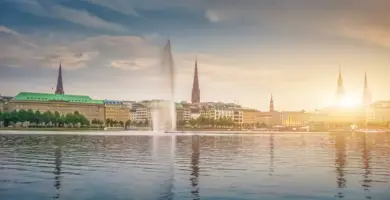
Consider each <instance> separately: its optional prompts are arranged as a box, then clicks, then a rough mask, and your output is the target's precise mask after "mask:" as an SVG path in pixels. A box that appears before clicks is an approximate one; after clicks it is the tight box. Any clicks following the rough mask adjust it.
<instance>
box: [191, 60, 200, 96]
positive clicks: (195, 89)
mask: <svg viewBox="0 0 390 200" xmlns="http://www.w3.org/2000/svg"><path fill="white" fill-rule="evenodd" d="M191 102H192V103H200V89H199V78H198V59H196V60H195V70H194V82H193V85H192V94H191Z"/></svg>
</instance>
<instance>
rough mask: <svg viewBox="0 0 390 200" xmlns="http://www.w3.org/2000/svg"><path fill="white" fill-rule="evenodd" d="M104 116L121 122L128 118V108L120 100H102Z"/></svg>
mask: <svg viewBox="0 0 390 200" xmlns="http://www.w3.org/2000/svg"><path fill="white" fill-rule="evenodd" d="M103 102H104V118H105V119H106V120H107V119H110V120H114V121H118V122H123V123H125V122H126V121H128V120H130V119H131V117H130V109H129V107H128V106H127V105H126V104H124V103H123V102H122V101H116V100H104V101H103Z"/></svg>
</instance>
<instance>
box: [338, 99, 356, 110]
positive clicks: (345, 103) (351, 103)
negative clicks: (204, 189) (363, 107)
mask: <svg viewBox="0 0 390 200" xmlns="http://www.w3.org/2000/svg"><path fill="white" fill-rule="evenodd" d="M359 104H360V102H359V101H358V100H357V99H354V98H351V97H344V98H343V99H341V100H340V101H339V102H338V103H337V105H338V106H340V107H343V108H354V107H357V106H359Z"/></svg>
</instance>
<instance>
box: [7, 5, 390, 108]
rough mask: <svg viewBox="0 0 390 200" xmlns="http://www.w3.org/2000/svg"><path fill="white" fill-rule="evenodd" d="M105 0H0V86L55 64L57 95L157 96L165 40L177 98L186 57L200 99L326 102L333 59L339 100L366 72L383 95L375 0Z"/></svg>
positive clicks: (382, 47) (52, 82)
mask: <svg viewBox="0 0 390 200" xmlns="http://www.w3.org/2000/svg"><path fill="white" fill-rule="evenodd" d="M107 2H108V1H94V0H84V1H72V0H69V1H62V2H50V1H39V0H36V1H22V0H18V1H2V2H0V4H1V5H2V6H1V8H0V9H1V11H2V12H1V13H2V14H1V17H0V44H1V46H2V47H3V48H2V49H1V57H0V63H1V64H0V92H1V94H3V95H16V94H17V93H19V92H21V91H32V92H46V93H54V90H51V89H52V88H55V86H56V76H57V72H58V65H59V63H60V62H62V67H63V69H62V70H63V71H62V73H63V76H64V77H63V79H64V80H63V81H64V83H65V89H66V93H68V94H85V95H88V96H91V97H94V99H118V100H143V99H158V98H159V97H161V96H163V95H164V91H163V90H162V89H161V88H158V87H157V88H156V87H155V85H156V83H158V82H159V81H161V80H160V78H159V76H158V75H159V72H160V71H159V70H158V65H159V56H158V54H159V51H160V49H161V47H162V44H163V43H164V42H165V41H166V39H167V38H171V41H172V49H173V57H174V61H175V65H176V68H177V84H176V91H177V93H176V96H175V97H176V98H175V99H176V101H180V100H186V101H191V88H192V85H193V81H191V80H193V70H194V60H195V57H197V59H196V60H197V62H198V65H199V66H198V67H199V88H200V89H201V94H200V96H201V101H223V102H235V101H238V102H239V104H241V105H244V106H247V107H253V108H256V109H260V110H268V109H269V97H270V95H271V94H273V97H274V100H275V110H301V109H305V110H313V109H316V108H323V107H327V106H330V105H332V103H333V101H334V94H335V91H336V85H335V83H336V81H337V70H338V69H339V67H340V66H341V68H342V73H343V79H344V80H343V82H344V89H345V92H346V95H347V96H348V97H349V98H352V99H356V100H359V101H360V100H361V99H362V92H363V87H364V85H363V83H364V82H363V81H364V79H363V78H364V74H365V72H367V76H368V79H369V90H370V91H371V94H372V96H373V98H372V99H373V101H376V100H385V99H390V90H389V86H390V80H389V79H388V78H387V77H386V74H389V72H390V67H389V66H390V59H389V47H390V45H389V44H390V43H389V42H388V39H386V38H389V37H386V35H387V36H389V35H390V31H389V30H390V29H389V27H388V23H387V22H386V20H387V19H390V17H386V16H388V15H389V14H388V13H387V12H385V11H386V10H388V9H387V8H390V7H389V5H390V4H389V3H388V2H386V1H379V0H378V1H376V3H372V4H370V3H367V2H364V1H343V2H336V1H327V2H328V3H324V2H322V3H318V2H317V3H312V2H306V1H304V0H297V1H294V3H293V4H290V3H287V1H276V3H274V4H272V5H271V4H270V3H268V2H265V1H258V2H245V3H240V4H241V5H235V6H234V9H233V7H230V6H229V5H224V3H222V2H221V1H212V2H211V3H210V2H209V3H206V2H203V4H202V5H200V4H198V3H196V2H195V1H189V2H186V3H182V2H179V1H161V2H162V3H161V4H160V3H156V2H149V1H143V3H140V2H141V1H121V0H115V1H110V2H111V4H107ZM348 2H350V4H348ZM351 2H353V3H352V4H351ZM121 3H122V4H121ZM231 3H232V4H237V3H234V2H231ZM163 4H165V6H163ZM118 5H121V6H118ZM130 8H131V9H130ZM320 8H321V10H318V9H320ZM362 8H365V9H364V10H363V9H362ZM181 10H184V11H187V12H183V11H181ZM275 10H277V11H285V12H283V13H285V14H284V15H283V18H282V17H281V16H280V15H279V16H275V15H273V14H272V12H270V11H275ZM302 10H305V11H306V12H300V11H302ZM240 11H247V12H245V14H244V15H241V14H240V16H239V15H237V14H238V13H240ZM260 11H261V12H260ZM241 13H242V12H241ZM357 16H359V17H357ZM26 18H28V19H29V21H28V22H26V21H25V20H24V19H26ZM125 19H126V20H127V19H128V20H127V21H126V20H125ZM254 19H256V20H254ZM287 19H288V20H287ZM286 23H287V24H286ZM315 24H321V27H319V26H315ZM326 30H334V31H333V33H329V32H327V31H326ZM363 33H364V34H363ZM380 36H383V37H380ZM216 91H218V92H216Z"/></svg>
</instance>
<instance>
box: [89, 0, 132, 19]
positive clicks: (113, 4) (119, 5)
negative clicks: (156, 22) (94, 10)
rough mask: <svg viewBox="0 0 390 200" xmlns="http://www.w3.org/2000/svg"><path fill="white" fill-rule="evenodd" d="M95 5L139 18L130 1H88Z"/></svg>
mask: <svg viewBox="0 0 390 200" xmlns="http://www.w3.org/2000/svg"><path fill="white" fill-rule="evenodd" d="M86 1H88V2H90V3H93V4H98V5H101V6H104V7H107V8H110V9H112V10H115V11H118V12H120V13H123V14H126V15H133V16H139V15H138V13H137V12H136V11H135V10H134V9H133V8H132V6H131V2H130V1H123V0H109V1H107V0H86Z"/></svg>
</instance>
